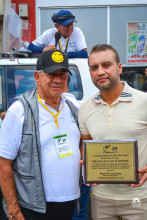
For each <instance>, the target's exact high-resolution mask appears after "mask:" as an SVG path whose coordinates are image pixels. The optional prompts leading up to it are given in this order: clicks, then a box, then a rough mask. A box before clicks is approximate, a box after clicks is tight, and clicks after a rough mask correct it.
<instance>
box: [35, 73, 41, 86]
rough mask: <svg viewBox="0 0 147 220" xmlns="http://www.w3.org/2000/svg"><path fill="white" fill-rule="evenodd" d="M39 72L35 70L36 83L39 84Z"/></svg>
mask: <svg viewBox="0 0 147 220" xmlns="http://www.w3.org/2000/svg"><path fill="white" fill-rule="evenodd" d="M39 74H40V73H38V72H37V71H35V72H34V77H35V81H36V85H39V83H40V77H39Z"/></svg>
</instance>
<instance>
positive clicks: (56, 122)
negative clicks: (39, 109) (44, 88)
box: [38, 94, 63, 128]
mask: <svg viewBox="0 0 147 220" xmlns="http://www.w3.org/2000/svg"><path fill="white" fill-rule="evenodd" d="M38 100H39V102H40V104H41V105H42V106H43V107H44V108H45V109H46V110H48V111H49V112H50V113H51V115H52V116H53V117H54V118H55V124H56V127H57V128H59V125H58V120H57V117H58V115H59V114H60V112H61V110H62V108H63V106H62V108H61V109H60V111H58V112H57V114H56V115H55V114H54V113H53V112H52V111H51V110H49V108H48V107H47V106H46V105H44V104H43V103H42V101H41V99H40V96H39V94H38Z"/></svg>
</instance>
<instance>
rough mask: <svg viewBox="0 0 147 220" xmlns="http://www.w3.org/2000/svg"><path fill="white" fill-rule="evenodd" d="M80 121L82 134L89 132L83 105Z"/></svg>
mask: <svg viewBox="0 0 147 220" xmlns="http://www.w3.org/2000/svg"><path fill="white" fill-rule="evenodd" d="M78 122H79V128H80V132H81V134H89V131H88V128H87V126H86V120H85V117H84V111H83V105H82V106H81V108H80V111H79V116H78Z"/></svg>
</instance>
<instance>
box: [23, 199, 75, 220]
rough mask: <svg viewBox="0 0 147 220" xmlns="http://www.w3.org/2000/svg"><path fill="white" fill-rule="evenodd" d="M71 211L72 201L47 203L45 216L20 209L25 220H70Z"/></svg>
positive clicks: (72, 207)
mask: <svg viewBox="0 0 147 220" xmlns="http://www.w3.org/2000/svg"><path fill="white" fill-rule="evenodd" d="M73 210H74V201H69V202H47V210H46V213H45V214H43V213H39V212H35V211H33V210H29V209H26V208H23V207H21V211H22V213H23V215H24V217H25V219H26V220H61V219H64V220H72V216H73Z"/></svg>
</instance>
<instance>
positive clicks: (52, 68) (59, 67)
mask: <svg viewBox="0 0 147 220" xmlns="http://www.w3.org/2000/svg"><path fill="white" fill-rule="evenodd" d="M60 69H64V70H67V71H68V72H69V74H70V75H71V76H72V73H71V72H70V70H69V69H67V68H65V67H64V66H62V65H61V66H57V67H56V66H51V67H48V68H44V69H43V71H44V72H45V73H48V74H50V73H52V72H55V71H56V70H60Z"/></svg>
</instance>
